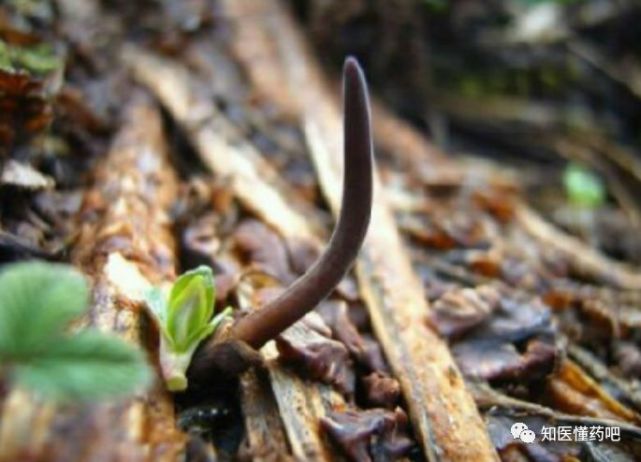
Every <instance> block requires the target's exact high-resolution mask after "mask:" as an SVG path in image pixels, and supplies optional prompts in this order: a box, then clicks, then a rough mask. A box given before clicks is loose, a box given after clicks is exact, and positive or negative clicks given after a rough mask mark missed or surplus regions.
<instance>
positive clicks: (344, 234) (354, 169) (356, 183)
mask: <svg viewBox="0 0 641 462" xmlns="http://www.w3.org/2000/svg"><path fill="white" fill-rule="evenodd" d="M343 79H344V82H343V85H344V89H343V92H344V100H345V102H344V106H345V108H344V111H345V116H344V118H345V120H344V133H345V140H344V142H345V144H344V165H345V168H344V171H345V173H344V177H343V198H342V204H341V211H340V216H339V218H338V222H337V225H336V228H335V229H334V232H333V234H332V237H331V239H330V241H329V244H328V246H327V248H326V249H325V251H324V252H323V254H322V255H321V256H320V257H319V259H318V260H317V261H316V263H315V264H314V265H313V266H312V267H311V268H310V269H309V270H308V271H307V272H306V273H305V274H304V275H302V276H301V277H300V278H299V279H297V280H296V281H295V282H294V283H293V284H292V285H291V286H290V287H289V288H288V289H287V290H286V291H285V292H283V293H282V294H281V295H280V296H279V297H277V298H276V299H274V300H273V301H271V302H270V303H268V304H266V305H265V306H263V307H262V308H261V309H259V310H256V311H254V312H252V313H251V314H249V315H248V316H246V317H244V318H242V319H240V320H239V321H238V322H237V323H236V324H235V325H234V326H233V328H232V332H231V335H232V336H233V337H234V338H236V339H238V340H242V341H244V342H246V343H247V344H249V345H250V346H252V347H254V348H260V347H261V346H263V345H264V344H265V343H266V342H267V341H269V340H271V339H273V338H274V337H276V336H277V335H278V334H280V333H281V332H282V331H283V330H285V329H287V328H288V327H289V326H291V325H292V324H294V323H295V322H296V321H298V320H299V319H300V318H302V317H303V316H304V315H305V314H306V313H308V312H309V311H311V310H312V309H314V308H315V307H316V305H318V303H319V302H321V301H322V300H323V299H324V298H325V297H327V295H329V293H330V292H331V291H332V290H334V288H335V287H336V285H337V284H338V283H339V282H340V280H341V279H342V278H343V276H345V273H346V272H347V270H349V268H350V267H351V265H352V263H353V262H354V259H355V258H356V255H357V254H358V251H359V250H360V248H361V245H362V243H363V239H364V238H365V233H366V231H367V227H368V225H369V220H370V214H371V208H372V167H373V165H372V164H373V160H372V136H371V129H370V110H369V101H368V96H367V86H366V83H365V77H364V76H363V72H362V71H361V69H360V67H359V65H358V63H357V62H356V60H355V59H354V58H348V59H347V60H346V61H345V66H344V69H343Z"/></svg>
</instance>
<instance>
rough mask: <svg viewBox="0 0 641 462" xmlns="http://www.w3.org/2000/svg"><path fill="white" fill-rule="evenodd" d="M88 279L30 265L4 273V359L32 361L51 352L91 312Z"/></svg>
mask: <svg viewBox="0 0 641 462" xmlns="http://www.w3.org/2000/svg"><path fill="white" fill-rule="evenodd" d="M88 299H89V289H88V287H87V282H86V281H85V279H84V277H83V276H82V275H81V274H80V273H79V272H77V271H76V270H74V269H72V268H71V267H69V266H66V265H57V264H51V263H43V262H27V263H18V264H15V265H12V266H11V267H9V268H7V269H6V270H4V271H2V273H0V357H5V358H7V357H8V358H11V359H14V360H16V359H20V358H28V357H30V356H31V355H33V354H36V353H38V352H39V351H40V350H42V349H47V348H48V344H49V343H50V341H51V339H52V338H53V337H56V336H59V335H60V334H61V333H62V332H63V330H64V329H65V328H66V327H67V325H68V324H69V322H70V321H71V320H73V319H74V318H77V317H78V316H80V315H81V314H83V313H84V312H85V311H86V309H87V302H88Z"/></svg>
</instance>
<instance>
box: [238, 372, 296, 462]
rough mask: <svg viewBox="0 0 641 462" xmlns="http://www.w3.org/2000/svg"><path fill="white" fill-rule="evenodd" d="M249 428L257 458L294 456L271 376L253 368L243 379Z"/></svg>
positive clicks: (257, 460) (257, 461)
mask: <svg viewBox="0 0 641 462" xmlns="http://www.w3.org/2000/svg"><path fill="white" fill-rule="evenodd" d="M240 387H241V405H242V408H243V415H244V416H245V429H246V431H247V440H248V442H249V447H250V451H251V457H252V460H253V461H255V462H270V461H289V460H293V458H292V457H291V456H289V454H290V453H291V451H290V449H289V446H288V443H287V435H286V434H285V429H284V428H283V423H282V421H281V418H280V414H279V412H278V407H277V406H276V402H275V400H274V396H273V394H272V391H271V388H270V386H269V382H268V380H267V378H265V377H263V376H262V374H261V373H260V372H258V371H256V370H253V369H252V370H249V371H247V372H246V373H245V374H243V376H242V377H241V380H240Z"/></svg>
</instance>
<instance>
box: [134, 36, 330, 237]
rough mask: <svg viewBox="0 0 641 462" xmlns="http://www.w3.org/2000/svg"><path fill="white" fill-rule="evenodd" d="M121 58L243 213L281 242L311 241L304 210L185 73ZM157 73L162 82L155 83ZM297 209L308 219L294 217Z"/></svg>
mask: <svg viewBox="0 0 641 462" xmlns="http://www.w3.org/2000/svg"><path fill="white" fill-rule="evenodd" d="M124 56H125V60H126V62H127V63H128V64H129V65H130V67H131V68H132V70H133V73H134V75H135V77H136V78H137V79H138V80H139V81H140V82H141V83H143V84H144V85H146V86H148V87H149V88H150V89H151V90H152V91H153V92H154V93H155V94H156V95H157V96H158V98H159V99H160V101H162V103H163V104H164V105H165V106H166V107H167V108H168V109H169V110H170V111H171V113H172V116H173V117H174V118H175V119H176V121H177V122H178V123H179V124H180V125H181V126H182V128H183V129H184V130H185V131H186V132H187V133H188V135H189V139H190V141H192V143H193V145H194V147H195V148H196V149H197V151H198V154H199V155H200V157H201V158H202V160H203V162H204V163H205V164H206V165H207V166H208V167H209V168H210V169H211V170H212V172H214V173H216V174H217V175H219V176H221V177H223V178H225V177H228V178H230V180H231V182H232V184H231V187H232V189H233V190H234V193H235V194H236V195H237V196H238V199H239V200H240V201H241V202H242V203H243V205H244V206H245V207H247V208H248V209H250V210H251V211H252V212H254V213H256V214H257V215H258V216H260V217H261V218H262V219H263V220H264V221H266V222H267V223H269V224H270V225H271V226H272V227H274V228H276V229H278V230H279V231H280V232H281V233H283V234H284V235H285V237H296V238H301V239H303V240H308V241H314V240H317V239H316V237H315V232H310V227H312V226H314V218H313V216H314V215H313V213H311V211H310V208H309V204H307V203H305V202H303V201H300V200H297V195H296V194H295V193H294V192H293V191H292V190H291V189H290V188H289V187H288V186H287V184H286V183H284V182H283V181H282V180H281V179H280V178H279V173H278V172H277V171H276V170H275V169H274V168H273V167H272V166H271V165H270V164H269V163H268V162H267V161H265V159H264V158H262V157H261V155H260V153H259V152H258V151H257V150H256V148H255V147H254V146H253V145H252V144H251V143H249V142H247V141H246V140H244V139H243V138H242V136H240V134H238V133H236V131H235V130H234V128H233V127H232V126H231V125H230V124H229V123H228V122H227V120H226V119H225V117H224V116H223V115H222V114H221V113H220V112H219V111H218V110H217V109H216V107H215V106H214V104H213V102H212V101H211V100H210V99H209V98H207V97H206V95H203V94H202V93H200V92H199V88H198V85H197V83H196V82H194V81H193V79H190V78H189V73H188V71H187V69H186V68H184V67H182V66H181V65H179V64H177V63H175V62H172V61H169V60H167V59H163V58H160V57H159V56H157V55H154V54H152V53H147V52H145V51H143V50H141V49H138V48H134V47H130V48H127V49H126V52H125V53H124ZM158 72H161V73H162V75H163V78H162V79H158V78H157V76H158V75H160V74H158ZM297 209H298V210H302V211H304V212H305V211H306V212H308V213H304V214H299V213H298V212H297ZM283 223H284V224H283ZM312 231H314V230H312Z"/></svg>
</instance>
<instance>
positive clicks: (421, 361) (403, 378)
mask: <svg viewBox="0 0 641 462" xmlns="http://www.w3.org/2000/svg"><path fill="white" fill-rule="evenodd" d="M251 3H252V2H251V1H249V0H246V1H238V0H235V1H230V0H228V1H225V2H224V4H225V5H226V6H227V8H228V10H227V14H228V15H231V16H232V17H235V18H245V20H244V21H240V20H238V21H237V22H236V24H235V26H236V29H240V30H242V29H243V28H246V29H252V28H267V29H268V31H269V33H267V34H265V36H268V37H270V38H271V40H272V41H274V42H275V43H277V44H279V46H275V47H274V48H276V49H278V50H279V52H280V61H275V60H274V59H273V57H272V63H273V64H272V66H273V67H275V68H281V69H286V70H287V73H286V74H285V78H284V85H283V86H285V87H288V88H289V89H290V91H291V95H295V96H293V97H297V98H300V100H301V101H302V104H301V106H300V107H301V114H300V116H301V121H302V122H301V124H302V126H303V130H304V132H305V135H306V139H307V142H308V145H309V148H310V153H311V155H312V158H313V160H314V162H315V165H316V168H317V171H318V175H319V178H320V183H321V186H322V189H323V191H324V193H325V195H326V197H327V199H328V201H329V203H330V205H331V207H332V210H333V211H334V213H335V214H337V212H338V209H339V206H340V196H341V190H342V188H341V178H342V146H341V143H340V134H341V133H342V124H341V117H340V112H339V107H338V105H337V104H336V102H335V101H336V97H335V95H334V93H332V92H331V91H329V90H328V88H330V87H328V86H327V85H326V84H325V82H324V81H323V78H322V74H321V72H320V70H319V68H318V66H317V64H316V63H315V62H314V61H313V59H312V58H310V56H311V55H310V54H309V53H308V52H307V49H306V46H305V44H304V43H303V40H302V38H301V35H300V33H298V31H297V29H296V26H295V24H294V23H293V20H292V19H291V17H290V16H289V15H288V14H287V13H286V12H285V11H284V9H282V7H281V6H280V4H279V3H278V2H276V1H269V2H264V3H263V5H264V8H265V9H266V10H268V11H269V12H270V14H269V16H268V17H258V16H257V15H243V14H242V10H243V6H242V5H245V6H246V7H249V6H248V5H250V4H251ZM235 42H236V43H239V42H238V41H235ZM267 58H268V57H266V56H262V60H261V61H262V62H263V65H264V62H265V60H266V59H267ZM245 64H246V65H247V66H248V67H250V66H251V63H250V62H246V63H245ZM256 83H257V82H256ZM301 89H302V90H301ZM357 275H358V279H359V283H360V287H361V291H362V293H363V296H364V298H365V301H366V303H367V307H368V310H369V313H370V316H371V319H372V323H373V327H374V331H375V333H376V335H377V337H378V339H379V341H380V342H381V344H382V346H383V349H384V351H385V354H386V356H387V359H388V360H389V362H390V364H391V366H392V368H393V370H394V373H395V376H396V377H397V378H398V379H399V381H400V382H401V386H402V389H403V394H404V397H405V399H406V401H407V403H408V406H409V410H410V416H411V418H412V422H413V424H414V427H415V432H416V436H417V438H418V440H419V442H420V444H421V446H422V448H423V450H424V453H425V455H426V457H427V458H428V459H429V460H432V461H434V460H452V461H469V460H478V461H485V460H498V456H497V454H496V451H495V450H494V447H493V445H492V443H491V441H490V439H489V436H488V434H487V430H486V427H485V425H484V423H483V421H482V419H481V417H480V415H479V413H478V410H477V408H476V405H475V403H474V400H473V399H472V396H471V395H470V394H469V393H468V391H467V390H466V388H465V384H464V382H463V379H462V376H461V374H460V372H459V371H458V368H457V367H456V364H455V363H454V361H453V359H452V357H451V355H450V353H449V350H448V348H447V345H446V344H445V343H444V342H443V341H442V340H441V339H440V338H438V336H437V335H436V334H435V333H434V332H432V331H431V330H430V329H428V328H427V326H426V324H425V316H426V314H427V310H428V306H427V302H426V300H425V296H424V294H423V290H422V287H421V285H420V282H419V280H418V278H417V276H416V275H415V274H414V272H413V270H412V266H411V262H410V258H409V256H408V255H407V253H406V250H405V248H404V245H403V243H402V242H401V238H400V235H399V232H398V230H397V227H396V225H395V223H394V220H393V217H392V215H391V212H390V211H389V208H388V206H387V204H386V202H385V198H384V197H383V194H382V192H381V187H380V182H379V181H378V179H377V180H376V193H375V202H374V209H373V214H372V222H371V225H370V232H369V234H368V238H367V240H366V242H365V245H364V248H363V250H362V252H361V256H360V258H359V262H358V265H357Z"/></svg>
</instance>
